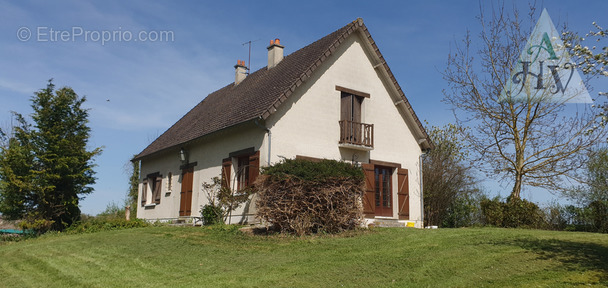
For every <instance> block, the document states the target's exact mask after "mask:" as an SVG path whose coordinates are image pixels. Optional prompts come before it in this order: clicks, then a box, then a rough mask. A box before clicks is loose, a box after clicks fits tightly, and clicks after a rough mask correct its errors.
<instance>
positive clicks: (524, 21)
mask: <svg viewBox="0 0 608 288" xmlns="http://www.w3.org/2000/svg"><path fill="white" fill-rule="evenodd" d="M491 13H492V14H491V17H489V18H486V15H484V9H483V7H481V8H480V16H479V17H478V19H479V23H480V25H481V26H480V27H481V32H480V33H479V36H478V38H477V40H478V42H473V40H472V37H471V35H470V33H468V32H467V34H466V36H465V38H464V40H463V41H462V42H461V43H456V45H455V48H454V51H453V52H451V53H450V55H449V56H448V62H447V68H446V70H445V72H444V73H443V76H444V79H445V80H446V81H447V82H448V84H449V87H450V89H449V90H446V91H444V94H445V98H444V101H445V102H447V103H449V104H451V105H452V107H453V108H454V111H455V113H454V114H455V116H456V118H457V121H458V124H460V125H463V124H468V125H470V126H472V127H471V128H472V129H470V130H469V132H468V133H467V134H466V137H465V139H467V141H468V142H469V143H470V145H471V147H472V149H473V151H474V152H475V154H476V160H478V161H479V162H478V163H480V168H481V169H482V170H483V171H484V172H486V174H487V175H488V176H491V177H492V176H495V177H499V178H500V179H502V180H509V181H512V182H513V190H512V191H511V195H510V197H511V198H516V199H519V198H520V193H521V189H522V185H530V186H535V187H542V188H546V189H549V190H550V191H558V190H559V191H561V190H563V189H564V188H566V186H567V185H565V182H564V181H571V180H577V179H578V175H577V174H578V171H579V170H580V168H581V167H582V166H583V164H584V159H585V153H583V152H585V151H586V150H587V149H589V148H591V147H593V146H594V145H596V143H598V142H600V141H602V140H603V139H605V136H606V129H604V128H603V127H601V128H600V129H595V130H594V131H591V130H592V129H591V128H592V127H593V126H595V125H596V121H595V119H596V117H595V116H596V115H597V113H598V112H597V111H595V109H596V108H594V107H592V106H591V105H587V104H567V103H566V102H568V100H569V99H558V100H556V99H557V98H551V97H553V96H554V95H555V93H556V92H560V91H561V90H562V89H563V88H564V85H566V84H565V80H564V81H563V82H559V81H560V79H559V78H556V76H558V75H559V73H561V70H562V69H572V68H573V65H572V64H571V63H569V59H567V57H563V58H564V59H563V62H562V63H559V64H555V65H553V66H545V69H546V70H545V72H549V74H548V76H545V77H544V79H543V78H542V75H541V74H542V70H541V72H539V73H538V74H536V75H535V74H534V73H533V72H531V71H529V64H530V62H525V61H524V60H522V59H520V52H521V51H522V50H523V49H525V47H526V46H525V45H526V43H527V39H528V36H529V35H531V32H532V27H533V23H535V20H536V19H537V17H538V13H536V10H535V9H534V7H531V8H530V12H529V14H528V15H527V17H520V14H519V12H518V10H517V9H516V8H514V9H513V12H512V13H508V12H507V11H506V10H505V8H504V7H499V8H493V9H492V11H491ZM545 40H547V41H548V40H551V39H544V40H542V41H545ZM541 44H542V45H549V43H546V42H541ZM540 48H547V47H542V46H541V47H540ZM540 48H539V50H538V52H539V53H540V52H543V53H544V52H546V51H541V49H540ZM555 48H556V49H557V48H558V47H555ZM562 48H563V47H562ZM545 50H548V49H545ZM530 51H531V50H528V51H526V52H528V53H530V54H531V52H530ZM522 55H523V54H522ZM556 58H557V57H556ZM534 60H536V58H535V59H534ZM560 60H561V59H560ZM545 64H547V63H545ZM540 65H541V67H542V65H543V62H540ZM549 65H551V64H549ZM541 69H542V68H541ZM573 72H575V70H571V73H573ZM577 75H578V74H577ZM533 76H534V77H533ZM551 81H553V82H551ZM513 83H514V84H519V85H521V86H520V87H519V91H524V92H529V93H528V97H523V98H522V97H512V96H513V94H514V93H512V92H513V91H514V90H515V89H517V88H515V89H513V87H512V86H510V85H511V84H513ZM516 92H517V91H516Z"/></svg>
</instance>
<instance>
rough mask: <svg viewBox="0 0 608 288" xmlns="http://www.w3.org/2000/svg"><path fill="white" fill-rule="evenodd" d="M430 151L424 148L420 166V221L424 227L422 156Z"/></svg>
mask: <svg viewBox="0 0 608 288" xmlns="http://www.w3.org/2000/svg"><path fill="white" fill-rule="evenodd" d="M427 153H429V150H422V154H420V156H419V157H420V160H419V163H420V164H419V167H420V221H422V228H424V194H423V191H424V177H423V175H422V171H423V169H422V167H423V163H422V161H423V159H422V156H424V155H425V154H427Z"/></svg>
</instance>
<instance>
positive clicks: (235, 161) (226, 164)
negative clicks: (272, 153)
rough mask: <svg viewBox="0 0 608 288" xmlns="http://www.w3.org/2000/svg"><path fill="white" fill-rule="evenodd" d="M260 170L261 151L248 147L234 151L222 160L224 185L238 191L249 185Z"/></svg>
mask: <svg viewBox="0 0 608 288" xmlns="http://www.w3.org/2000/svg"><path fill="white" fill-rule="evenodd" d="M232 171H234V174H233V172H232ZM259 171H260V151H255V150H254V149H253V148H248V149H244V150H240V151H236V152H232V153H230V155H229V157H228V158H225V159H224V160H223V161H222V187H225V188H234V189H236V190H237V191H238V190H241V189H244V188H246V187H249V186H250V185H252V184H253V182H254V181H255V180H256V179H257V177H258V175H259V174H260V172H259ZM232 175H234V176H233V177H234V178H232V177H231V176H232Z"/></svg>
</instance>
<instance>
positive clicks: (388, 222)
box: [374, 219, 406, 228]
mask: <svg viewBox="0 0 608 288" xmlns="http://www.w3.org/2000/svg"><path fill="white" fill-rule="evenodd" d="M405 224H406V223H403V222H399V221H398V220H396V219H374V226H376V227H394V228H405Z"/></svg>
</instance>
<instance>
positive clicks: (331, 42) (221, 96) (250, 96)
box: [134, 19, 431, 160]
mask: <svg viewBox="0 0 608 288" xmlns="http://www.w3.org/2000/svg"><path fill="white" fill-rule="evenodd" d="M358 29H361V30H362V31H363V33H364V35H365V36H366V37H367V38H368V41H370V44H371V45H372V47H373V48H374V49H375V52H376V54H377V55H378V56H379V58H380V60H381V62H380V63H383V65H384V66H385V69H386V71H387V72H388V74H389V77H390V79H391V81H392V82H393V83H394V84H395V85H396V88H397V90H398V92H399V93H400V94H401V98H402V99H403V100H404V101H405V104H406V106H407V107H408V110H409V111H410V112H411V115H412V116H413V118H414V120H415V122H416V123H417V125H418V126H419V128H420V129H422V132H423V133H424V135H425V136H426V138H427V140H428V136H427V135H426V132H424V128H423V127H422V124H421V123H420V121H419V120H418V118H417V117H416V114H414V111H413V110H412V108H411V106H410V104H409V102H408V101H407V99H406V98H405V95H404V94H403V91H402V90H401V88H400V87H399V84H398V83H397V81H396V80H395V77H394V76H393V74H392V73H391V72H390V69H389V68H388V65H387V64H386V62H385V61H384V58H383V57H382V54H380V51H379V50H378V48H377V46H376V44H375V42H374V41H373V39H372V38H371V35H370V34H369V32H368V31H367V27H365V24H363V20H362V19H357V20H355V21H353V22H351V23H349V24H348V25H346V26H344V27H342V28H340V29H338V30H336V31H335V32H333V33H331V34H329V35H327V36H325V37H323V38H321V39H319V40H317V41H316V42H314V43H312V44H310V45H308V46H306V47H304V48H302V49H300V50H298V51H295V52H293V53H291V54H289V55H287V56H285V57H284V58H283V60H282V61H281V62H280V63H279V64H278V65H276V66H275V67H273V68H272V69H267V68H266V67H264V68H261V69H259V70H257V71H256V72H254V73H251V74H250V75H248V76H247V77H246V78H245V79H244V80H243V81H242V82H240V83H239V84H238V85H234V83H231V84H229V85H227V86H225V87H224V88H221V89H220V90H217V91H215V92H213V93H211V94H209V95H208V96H207V97H206V98H205V99H204V100H203V101H201V102H200V103H199V104H198V105H196V106H195V107H194V108H192V110H190V111H189V112H188V113H186V115H184V116H183V117H182V118H181V119H180V120H178V121H177V122H176V123H175V124H174V125H173V126H171V127H170V128H169V129H168V130H167V131H165V132H164V133H163V134H162V135H160V136H159V137H158V138H157V139H156V140H154V142H152V143H151V144H150V145H148V147H146V148H145V149H144V150H143V151H142V152H141V153H139V154H138V155H137V156H135V158H134V160H138V159H141V158H143V157H145V156H149V155H151V154H155V153H157V152H160V151H163V150H165V149H168V148H172V147H176V146H179V145H182V144H184V143H187V142H189V141H192V140H195V139H197V138H200V137H202V136H205V135H208V134H211V133H213V132H216V131H219V130H221V129H224V128H228V127H231V126H234V125H237V124H240V123H243V122H247V121H250V120H254V119H257V118H262V119H266V118H268V117H269V116H270V115H271V114H273V113H274V112H276V110H277V108H278V107H279V106H280V105H281V103H283V102H285V100H287V98H288V97H289V96H290V95H291V94H292V93H293V91H295V89H296V88H297V87H298V86H300V85H301V84H302V83H303V82H304V81H306V79H308V78H309V77H310V76H311V74H312V73H313V72H314V71H315V70H316V68H317V67H319V66H320V65H321V64H322V63H323V62H324V61H325V59H327V58H328V57H329V56H330V55H331V54H332V53H333V52H334V51H335V50H336V49H337V47H338V46H339V45H340V44H341V43H342V42H344V40H345V39H346V38H347V37H348V36H349V35H350V34H352V33H353V32H355V31H357V30H358ZM429 143H431V142H430V140H429Z"/></svg>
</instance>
